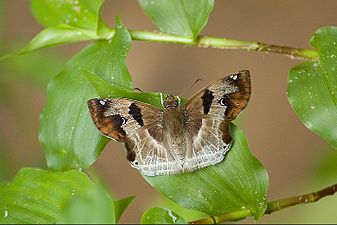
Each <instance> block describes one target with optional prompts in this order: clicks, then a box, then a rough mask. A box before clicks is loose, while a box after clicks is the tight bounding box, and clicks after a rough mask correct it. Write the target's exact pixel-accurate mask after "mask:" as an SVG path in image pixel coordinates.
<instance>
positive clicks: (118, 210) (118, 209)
mask: <svg viewBox="0 0 337 225" xmlns="http://www.w3.org/2000/svg"><path fill="white" fill-rule="evenodd" d="M134 199H135V196H131V197H127V198H123V199H120V200H117V201H114V208H115V220H116V223H118V221H119V219H120V217H121V216H122V214H123V212H124V211H125V209H126V208H127V207H128V206H129V205H130V204H131V203H132V202H133V200H134Z"/></svg>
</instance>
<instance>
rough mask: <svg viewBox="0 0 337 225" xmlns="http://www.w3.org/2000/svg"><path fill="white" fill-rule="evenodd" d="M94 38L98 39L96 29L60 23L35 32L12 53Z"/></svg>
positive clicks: (24, 52)
mask: <svg viewBox="0 0 337 225" xmlns="http://www.w3.org/2000/svg"><path fill="white" fill-rule="evenodd" d="M96 39H99V37H98V36H97V35H96V31H92V30H85V29H81V28H77V27H73V26H71V25H67V24H61V25H57V26H55V27H47V28H46V29H44V30H43V31H41V32H40V33H39V34H37V35H36V36H35V37H34V38H33V39H32V40H31V41H30V42H29V43H28V45H26V46H25V47H24V48H23V49H21V50H20V51H18V52H16V53H14V55H20V54H26V53H29V52H33V51H36V50H39V49H42V48H47V47H51V46H56V45H60V44H69V43H74V42H79V41H87V40H96Z"/></svg>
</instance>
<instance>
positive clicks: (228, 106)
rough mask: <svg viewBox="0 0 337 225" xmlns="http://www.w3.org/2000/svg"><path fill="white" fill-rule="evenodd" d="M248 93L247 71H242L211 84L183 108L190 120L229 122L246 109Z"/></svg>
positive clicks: (249, 85)
mask: <svg viewBox="0 0 337 225" xmlns="http://www.w3.org/2000/svg"><path fill="white" fill-rule="evenodd" d="M250 92H251V84H250V75H249V71H248V70H243V71H240V72H238V73H236V74H231V75H229V76H226V77H224V78H221V79H219V80H216V81H215V82H213V83H211V84H210V85H208V86H207V87H205V88H204V89H203V90H201V91H200V92H198V93H197V94H195V95H194V96H193V97H192V98H190V99H189V100H188V101H187V103H186V104H185V106H184V108H185V111H186V113H187V115H188V116H189V117H190V118H192V119H197V118H219V119H224V120H226V121H231V120H233V119H235V118H236V117H237V116H238V114H239V113H240V112H241V111H242V110H243V109H244V108H245V107H246V105H247V103H248V100H249V98H250Z"/></svg>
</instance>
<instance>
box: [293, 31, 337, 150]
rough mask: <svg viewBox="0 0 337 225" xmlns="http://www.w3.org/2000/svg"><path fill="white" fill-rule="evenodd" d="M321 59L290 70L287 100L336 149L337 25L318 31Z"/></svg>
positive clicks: (313, 41) (313, 42)
mask: <svg viewBox="0 0 337 225" xmlns="http://www.w3.org/2000/svg"><path fill="white" fill-rule="evenodd" d="M311 45H312V46H313V47H315V48H316V49H317V50H318V51H319V59H318V60H311V61H308V62H304V63H302V64H300V65H298V66H296V67H294V68H292V69H291V70H290V72H289V78H288V82H289V83H288V100H289V103H290V105H291V107H292V108H293V110H294V111H295V112H296V114H297V116H298V117H299V118H300V120H301V121H302V122H303V123H304V125H305V126H306V127H307V128H309V129H310V130H311V131H313V132H314V133H316V134H317V135H319V136H321V137H322V138H323V139H325V140H326V141H328V142H329V143H330V144H332V145H333V146H334V147H335V148H336V149H337V125H336V124H337V27H325V28H321V29H319V30H318V31H316V32H315V34H314V36H313V37H312V39H311Z"/></svg>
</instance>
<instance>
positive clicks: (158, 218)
mask: <svg viewBox="0 0 337 225" xmlns="http://www.w3.org/2000/svg"><path fill="white" fill-rule="evenodd" d="M140 223H141V224H186V221H185V220H184V219H183V218H181V217H180V216H179V215H178V214H176V213H175V212H173V211H171V210H168V209H162V208H151V209H149V210H147V211H146V212H145V213H144V214H143V216H142V218H141V222H140Z"/></svg>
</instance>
